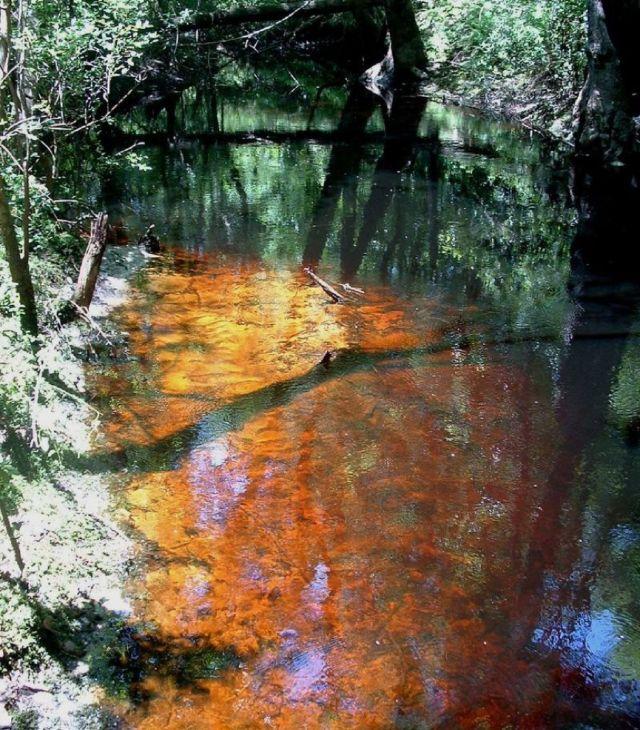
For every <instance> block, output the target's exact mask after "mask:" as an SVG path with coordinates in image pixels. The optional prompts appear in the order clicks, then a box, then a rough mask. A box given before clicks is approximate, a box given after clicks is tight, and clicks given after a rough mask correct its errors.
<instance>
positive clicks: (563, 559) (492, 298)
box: [96, 98, 640, 728]
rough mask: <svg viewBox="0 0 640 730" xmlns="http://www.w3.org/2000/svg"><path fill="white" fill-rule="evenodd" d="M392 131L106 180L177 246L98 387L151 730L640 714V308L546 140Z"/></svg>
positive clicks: (425, 115) (584, 721)
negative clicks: (575, 201) (580, 214)
mask: <svg viewBox="0 0 640 730" xmlns="http://www.w3.org/2000/svg"><path fill="white" fill-rule="evenodd" d="M352 101H353V100H352ZM349 103H350V102H349V100H347V101H346V106H345V110H346V111H345V110H343V112H342V124H343V125H344V124H346V123H347V122H349V123H350V124H351V123H354V124H356V126H357V125H358V124H359V125H360V131H361V132H362V130H364V129H365V128H366V129H368V130H369V131H371V130H374V131H375V129H376V128H382V127H381V125H382V116H381V113H380V110H379V109H378V108H377V106H376V104H375V103H372V104H371V111H370V112H369V109H368V107H367V104H368V103H369V102H363V101H362V99H361V98H359V99H357V100H356V101H355V102H354V103H353V109H356V110H359V111H360V116H361V117H364V119H363V118H361V119H360V120H359V121H357V122H353V120H349V119H346V117H347V116H348V115H347V112H348V111H349ZM363 104H364V106H363ZM363 110H364V111H363ZM301 114H302V112H301ZM228 115H229V116H228V118H230V119H231V118H233V120H234V121H233V124H234V131H237V130H238V129H242V120H244V128H245V129H258V128H260V129H263V128H265V127H266V126H268V125H269V123H270V116H269V114H268V113H267V112H266V111H262V112H260V114H257V115H256V111H255V109H239V110H237V111H236V112H235V116H233V117H232V116H231V113H230V112H228ZM330 116H331V109H328V110H327V109H325V110H323V120H325V122H326V119H327V118H329V117H330ZM338 116H339V115H338V114H337V113H336V114H334V118H335V124H336V125H338ZM302 118H303V117H302V116H300V117H296V115H295V114H294V115H292V117H291V120H290V126H289V127H287V120H286V118H285V119H283V118H282V115H280V116H279V117H278V120H277V126H278V129H284V130H286V129H288V128H293V129H297V130H299V129H301V128H302V127H301V119H302ZM304 118H306V113H305V117H304ZM407 120H408V121H407ZM394 124H395V125H396V127H395V129H396V131H397V130H407V129H410V128H411V125H412V124H413V125H414V128H415V129H414V131H416V133H417V134H418V135H419V136H420V141H419V142H418V143H416V142H414V141H408V139H407V138H405V137H404V136H403V135H402V134H400V135H399V136H396V137H393V135H392V134H390V140H388V141H387V142H386V143H385V144H384V145H383V144H379V143H377V142H375V140H372V139H370V138H367V139H365V140H364V141H363V143H362V144H358V143H355V142H354V141H353V140H349V141H340V140H339V141H335V142H334V143H333V144H329V143H328V142H327V141H326V140H325V141H323V142H318V141H317V140H316V141H312V140H310V141H304V140H301V139H297V140H296V141H293V142H291V143H286V142H284V141H282V142H279V143H273V142H268V141H260V140H257V141H254V142H253V143H251V144H244V143H242V144H240V143H238V144H229V145H218V146H208V147H207V146H201V145H198V144H190V145H188V146H186V147H182V148H180V149H174V150H151V151H149V152H148V153H144V154H145V157H144V163H145V165H144V167H143V168H142V169H137V170H134V169H130V170H128V171H127V173H126V174H125V175H123V176H120V177H114V179H112V180H111V181H110V187H109V191H108V195H109V197H110V199H111V201H112V202H113V204H114V207H117V209H118V210H120V211H121V212H122V214H123V216H124V217H126V218H127V220H128V222H132V221H133V222H135V221H138V222H139V224H140V225H146V224H147V223H149V222H151V221H153V222H155V223H156V224H157V227H158V230H159V232H160V234H161V238H162V240H163V242H164V243H165V244H166V248H165V251H164V253H163V255H162V257H161V258H160V259H157V260H152V261H151V262H150V263H149V266H148V267H147V268H146V270H144V271H143V272H142V273H141V274H140V275H139V276H138V278H137V280H136V283H135V286H134V290H133V293H132V295H131V297H130V298H129V300H128V301H127V302H126V304H125V305H124V306H123V307H121V309H120V310H119V312H118V314H117V317H118V320H119V322H120V323H121V324H122V326H123V327H124V328H125V329H126V330H127V331H128V332H129V335H130V340H129V354H130V357H129V358H128V359H126V360H124V361H123V362H121V364H119V365H114V366H112V367H110V368H109V371H108V372H106V373H105V374H104V375H103V377H102V378H101V379H100V381H99V383H97V384H96V388H97V389H98V390H99V391H100V393H101V395H102V397H103V398H104V399H105V404H106V405H105V410H106V412H107V423H106V436H105V441H104V443H103V444H102V445H101V448H103V449H106V450H108V451H110V452H115V453H116V454H117V455H118V457H119V458H120V463H122V464H124V466H123V468H122V471H121V472H120V475H119V476H118V482H119V483H120V484H122V489H123V491H124V495H123V496H124V499H125V500H126V503H127V505H128V506H127V510H128V514H129V519H130V522H131V525H132V526H133V527H134V528H135V531H136V532H135V534H137V535H138V536H139V544H140V556H139V570H138V571H137V575H136V577H135V578H134V579H133V580H132V584H131V586H130V592H131V595H132V597H133V599H134V606H135V609H134V615H133V617H132V624H134V625H136V626H137V627H138V630H139V631H140V635H141V637H142V638H141V640H140V651H141V656H140V657H139V664H140V670H139V673H138V675H137V678H136V681H135V683H134V686H132V688H131V689H132V696H133V697H134V699H135V701H134V702H132V704H131V705H130V706H129V708H128V709H127V710H126V711H123V712H124V719H125V720H126V721H127V722H128V723H130V724H131V725H132V726H134V727H138V728H161V727H162V728H164V727H171V728H201V727H202V728H209V727H225V728H226V727H229V728H249V727H262V726H265V727H280V728H289V727H291V728H293V727H305V728H315V727H323V728H324V727H326V728H343V727H359V728H360V727H371V728H389V727H398V728H419V727H429V728H430V727H438V726H442V727H470V728H475V727H478V728H480V727H481V728H494V727H495V728H503V727H530V728H533V727H536V728H537V727H559V726H561V727H570V726H573V727H578V726H579V727H605V726H606V727H611V726H622V727H634V726H637V723H638V722H640V703H639V701H638V691H639V687H640V685H639V680H640V666H639V660H640V601H639V600H638V599H639V598H640V581H639V580H638V578H639V577H640V575H639V565H640V498H639V495H638V489H637V476H638V465H639V461H638V456H637V448H636V447H635V446H634V444H633V438H631V436H630V434H631V432H632V430H633V429H632V425H630V424H632V423H633V418H634V417H635V414H637V412H638V411H637V408H636V404H637V391H638V389H637V387H636V386H637V383H638V380H637V372H638V369H637V365H638V364H640V350H639V347H638V344H636V340H635V339H634V334H633V333H634V331H635V330H634V327H633V324H634V316H635V299H634V298H633V297H630V296H627V295H628V294H629V290H628V289H625V290H624V291H625V292H626V294H625V296H624V297H622V296H617V297H616V299H615V306H613V305H612V304H611V301H612V298H611V296H609V295H607V297H606V298H605V299H606V301H604V300H603V298H602V297H600V298H598V297H597V296H594V295H593V287H592V286H591V284H592V283H593V282H592V278H589V277H584V276H582V278H581V274H580V272H579V271H577V267H576V265H575V259H572V258H571V257H570V251H571V246H572V241H575V239H576V236H577V235H578V234H579V232H580V230H581V228H580V221H579V220H577V215H576V213H575V211H574V210H573V209H570V208H569V207H567V205H566V203H567V201H568V199H569V197H570V195H569V193H568V183H567V178H566V175H565V173H564V171H563V170H562V169H561V168H554V167H553V166H552V165H551V163H550V162H549V161H548V160H546V159H545V158H544V156H543V153H542V151H541V150H540V149H539V146H538V143H537V142H536V141H535V140H534V139H532V138H528V137H523V136H521V135H520V134H519V133H518V132H516V131H515V130H513V129H510V128H508V127H505V126H500V125H497V124H495V123H489V122H487V121H484V120H482V119H481V118H478V117H475V116H471V115H469V114H466V113H463V112H461V111H459V110H457V111H456V110H450V109H446V108H444V107H441V106H438V105H433V104H432V105H429V106H428V107H427V108H426V110H425V109H424V108H420V104H418V105H416V102H415V100H413V101H410V102H408V103H407V104H406V105H405V107H404V108H402V109H399V111H398V114H397V115H395V116H394V111H393V109H392V114H391V118H390V119H389V120H387V130H388V131H389V129H391V130H392V131H393V129H394ZM350 129H351V131H353V128H350ZM303 262H306V263H307V264H310V265H312V266H314V267H315V268H316V270H317V271H318V273H319V274H320V275H321V276H323V277H325V278H327V279H329V280H331V281H332V282H333V283H334V284H337V283H339V282H345V281H348V282H350V283H351V284H352V285H353V286H355V287H358V288H361V289H362V290H363V291H364V294H363V295H359V294H354V293H351V294H350V301H348V302H346V303H344V304H334V303H332V302H331V301H330V300H329V299H328V298H327V297H326V295H325V294H324V293H323V292H322V291H321V289H320V288H318V287H317V286H315V285H314V284H312V283H311V282H310V281H309V279H308V277H307V276H306V275H305V273H304V272H303ZM578 280H579V281H578ZM598 286H600V287H602V286H604V284H603V279H602V278H600V279H598ZM616 286H617V288H616V289H615V291H616V293H618V294H619V292H620V291H621V288H620V286H619V285H617V284H616ZM585 291H587V292H588V296H586V295H585V294H584V292H585ZM607 291H608V292H609V294H610V291H611V290H607ZM326 351H331V352H332V353H334V358H335V359H334V361H333V362H332V363H331V364H330V365H329V366H328V367H324V366H323V365H320V364H319V362H320V360H321V358H322V357H323V355H324V353H325V352H326ZM153 647H155V648H153ZM158 647H162V649H161V650H160V651H159V650H158Z"/></svg>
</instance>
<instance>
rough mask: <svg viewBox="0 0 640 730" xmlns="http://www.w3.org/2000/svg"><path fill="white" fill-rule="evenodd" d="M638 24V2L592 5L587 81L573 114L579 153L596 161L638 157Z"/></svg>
mask: <svg viewBox="0 0 640 730" xmlns="http://www.w3.org/2000/svg"><path fill="white" fill-rule="evenodd" d="M639 21H640V3H638V1H637V0H617V2H615V3H614V2H613V0H589V5H588V28H589V36H588V45H587V58H588V66H587V79H586V82H585V85H584V87H583V89H582V91H581V93H580V96H579V98H578V101H577V102H576V107H575V110H574V135H575V141H576V150H577V152H578V153H579V154H580V155H582V156H584V157H587V158H591V159H593V160H594V161H596V162H603V163H607V164H611V163H620V162H625V161H628V160H630V159H631V158H632V157H633V156H634V155H635V154H637V152H638V138H637V135H638V131H637V127H636V124H635V122H634V116H635V115H637V114H638V111H639V110H638V108H634V107H637V105H638V103H639V102H638V96H637V92H638V88H637V87H638V78H637V71H636V64H635V61H636V60H637V59H636V56H638V52H637V47H638V46H637V42H636V39H635V35H634V34H635V33H637V29H638V26H639ZM630 39H631V40H630Z"/></svg>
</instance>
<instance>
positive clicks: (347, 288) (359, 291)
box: [340, 284, 364, 297]
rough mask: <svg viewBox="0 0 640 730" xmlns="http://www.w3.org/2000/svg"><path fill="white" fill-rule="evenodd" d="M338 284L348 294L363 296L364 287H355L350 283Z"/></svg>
mask: <svg viewBox="0 0 640 730" xmlns="http://www.w3.org/2000/svg"><path fill="white" fill-rule="evenodd" d="M340 286H341V287H342V288H343V289H344V290H345V291H347V292H349V294H359V295H360V296H361V297H363V296H364V289H357V288H356V287H355V286H351V284H340Z"/></svg>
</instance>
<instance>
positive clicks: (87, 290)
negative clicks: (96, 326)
mask: <svg viewBox="0 0 640 730" xmlns="http://www.w3.org/2000/svg"><path fill="white" fill-rule="evenodd" d="M106 247H107V214H106V213H98V215H97V216H96V218H95V220H94V221H93V223H92V224H91V237H90V238H89V243H88V245H87V250H86V251H85V254H84V257H83V258H82V264H81V266H80V273H79V274H78V281H77V283H76V288H75V291H74V293H73V297H72V300H71V301H72V302H73V303H74V304H75V306H76V307H78V308H82V309H87V308H88V307H89V305H90V304H91V300H92V299H93V293H94V291H95V288H96V282H97V281H98V274H99V273H100V264H101V263H102V257H103V256H104V250H105V248H106Z"/></svg>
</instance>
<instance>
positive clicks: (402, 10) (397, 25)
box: [384, 0, 427, 82]
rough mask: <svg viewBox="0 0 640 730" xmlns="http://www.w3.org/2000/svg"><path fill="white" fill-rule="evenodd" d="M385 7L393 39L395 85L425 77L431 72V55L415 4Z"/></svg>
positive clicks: (405, 0) (389, 1) (399, 1)
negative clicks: (428, 64)
mask: <svg viewBox="0 0 640 730" xmlns="http://www.w3.org/2000/svg"><path fill="white" fill-rule="evenodd" d="M384 6H385V12H386V16H387V26H388V27H389V36H390V38H391V53H392V55H393V79H394V82H398V81H400V82H402V81H407V80H415V79H416V78H420V77H422V76H423V75H424V74H425V73H426V70H427V54H426V52H425V50H424V44H423V42H422V36H421V35H420V29H419V28H418V23H417V22H416V15H415V12H414V10H413V4H412V0H385V4H384Z"/></svg>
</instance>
